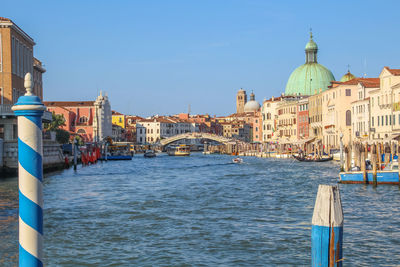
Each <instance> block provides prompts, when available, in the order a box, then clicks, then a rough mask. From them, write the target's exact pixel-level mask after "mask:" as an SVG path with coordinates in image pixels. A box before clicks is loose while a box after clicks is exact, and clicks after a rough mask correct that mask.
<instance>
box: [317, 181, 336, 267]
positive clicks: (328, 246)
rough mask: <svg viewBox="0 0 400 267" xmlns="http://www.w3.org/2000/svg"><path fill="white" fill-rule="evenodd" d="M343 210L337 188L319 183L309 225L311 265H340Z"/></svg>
mask: <svg viewBox="0 0 400 267" xmlns="http://www.w3.org/2000/svg"><path fill="white" fill-rule="evenodd" d="M342 243H343V210H342V203H341V200H340V193H339V188H338V187H337V186H331V185H319V187H318V194H317V198H316V200H315V206H314V214H313V217H312V227H311V266H313V267H317V266H318V267H320V266H342V261H343V251H342Z"/></svg>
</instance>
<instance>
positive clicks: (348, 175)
mask: <svg viewBox="0 0 400 267" xmlns="http://www.w3.org/2000/svg"><path fill="white" fill-rule="evenodd" d="M365 163H366V171H365V172H366V179H365V180H364V173H363V172H362V171H360V168H359V167H353V168H352V170H351V171H349V172H340V173H339V183H342V184H373V183H374V176H373V171H372V165H371V162H370V161H369V160H366V162H365ZM381 168H382V169H381V170H377V171H376V182H377V184H397V185H398V184H400V172H399V163H398V159H394V160H393V161H390V162H389V163H387V164H382V165H381Z"/></svg>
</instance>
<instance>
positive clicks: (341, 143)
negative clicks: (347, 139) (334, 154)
mask: <svg viewBox="0 0 400 267" xmlns="http://www.w3.org/2000/svg"><path fill="white" fill-rule="evenodd" d="M340 171H341V172H342V171H344V158H343V133H340Z"/></svg>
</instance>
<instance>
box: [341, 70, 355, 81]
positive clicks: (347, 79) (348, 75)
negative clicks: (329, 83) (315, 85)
mask: <svg viewBox="0 0 400 267" xmlns="http://www.w3.org/2000/svg"><path fill="white" fill-rule="evenodd" d="M354 78H356V76H354V75H353V74H351V73H350V71H347V73H346V74H345V75H343V76H342V78H341V79H340V81H341V82H342V83H344V82H347V81H350V80H353V79H354Z"/></svg>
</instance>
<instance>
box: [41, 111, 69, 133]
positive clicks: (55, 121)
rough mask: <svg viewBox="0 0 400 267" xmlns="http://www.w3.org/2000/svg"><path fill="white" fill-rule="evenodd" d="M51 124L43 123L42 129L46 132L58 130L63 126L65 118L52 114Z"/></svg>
mask: <svg viewBox="0 0 400 267" xmlns="http://www.w3.org/2000/svg"><path fill="white" fill-rule="evenodd" d="M51 118H52V120H51V122H50V123H45V124H44V129H45V130H46V131H56V130H58V129H60V127H61V126H65V118H64V115H62V114H56V113H55V112H53V113H52V114H51Z"/></svg>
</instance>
